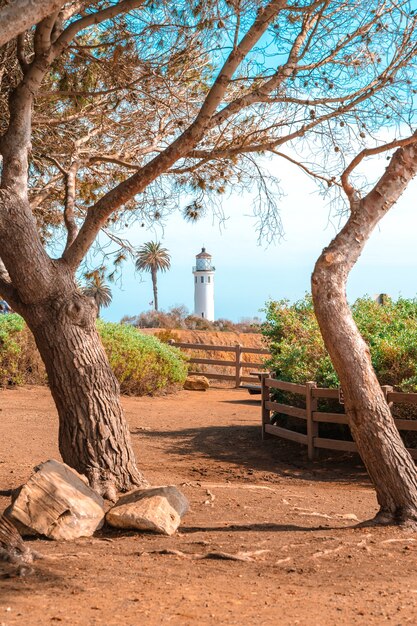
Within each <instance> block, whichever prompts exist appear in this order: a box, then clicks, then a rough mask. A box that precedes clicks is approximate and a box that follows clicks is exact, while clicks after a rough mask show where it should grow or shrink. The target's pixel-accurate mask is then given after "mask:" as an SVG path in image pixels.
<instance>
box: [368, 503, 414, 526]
mask: <svg viewBox="0 0 417 626" xmlns="http://www.w3.org/2000/svg"><path fill="white" fill-rule="evenodd" d="M373 526H397V527H398V528H403V529H404V530H410V531H417V509H412V510H410V509H404V508H398V509H396V510H395V511H388V510H386V509H382V508H381V509H380V510H379V511H378V513H377V514H376V515H375V517H373V518H372V519H370V520H366V521H364V522H361V523H360V524H358V525H357V528H369V527H373Z"/></svg>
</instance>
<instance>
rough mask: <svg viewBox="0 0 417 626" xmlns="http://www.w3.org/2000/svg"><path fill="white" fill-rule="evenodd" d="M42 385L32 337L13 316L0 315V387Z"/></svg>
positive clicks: (42, 377) (42, 373) (43, 378)
mask: <svg viewBox="0 0 417 626" xmlns="http://www.w3.org/2000/svg"><path fill="white" fill-rule="evenodd" d="M33 383H39V384H44V383H45V372H44V370H43V366H42V363H41V360H40V356H39V354H38V351H37V349H36V346H35V342H34V339H33V337H32V334H31V333H30V332H29V330H28V328H27V327H26V325H25V323H24V321H23V319H22V318H21V317H20V315H17V314H16V313H13V314H9V315H0V387H13V386H15V385H22V384H33Z"/></svg>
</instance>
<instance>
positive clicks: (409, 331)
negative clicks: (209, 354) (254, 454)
mask: <svg viewBox="0 0 417 626" xmlns="http://www.w3.org/2000/svg"><path fill="white" fill-rule="evenodd" d="M352 313H353V317H354V319H355V322H356V324H357V325H358V328H359V330H360V332H361V334H362V336H363V338H364V339H365V341H366V342H367V344H368V345H369V349H370V353H371V359H372V365H373V367H374V370H375V373H376V375H377V378H378V380H379V382H380V384H381V385H392V386H393V387H395V389H396V390H397V391H405V392H416V391H417V300H406V299H403V298H400V299H399V300H397V301H396V302H394V301H392V300H391V299H390V298H385V299H384V302H383V304H382V305H381V304H379V303H378V302H376V301H374V300H372V299H371V298H360V299H358V300H357V301H356V302H355V303H354V305H353V306H352ZM262 332H263V334H264V336H265V337H266V339H267V341H268V344H269V348H270V351H271V358H270V359H269V360H268V361H267V367H269V369H270V370H271V371H273V372H274V373H275V375H276V377H277V378H278V379H281V380H286V381H291V382H295V383H300V384H304V383H306V382H307V381H309V380H311V381H316V382H317V384H318V386H319V387H338V386H339V380H338V377H337V375H336V372H335V370H334V368H333V365H332V363H331V361H330V357H329V355H328V354H327V351H326V349H325V347H324V343H323V339H322V337H321V334H320V330H319V326H318V324H317V320H316V317H315V315H314V310H313V303H312V299H311V296H309V295H306V296H305V298H304V299H303V300H300V301H299V302H296V303H295V304H290V303H289V302H288V301H287V300H281V301H279V302H273V301H271V302H268V303H267V308H266V321H265V322H264V324H263V326H262ZM274 397H275V399H276V400H277V401H279V402H284V403H287V404H293V405H295V406H304V399H303V398H301V396H297V395H295V394H289V393H286V392H282V391H276V393H275V394H274ZM319 410H322V411H330V412H333V413H339V412H343V407H342V406H341V405H340V404H339V402H338V401H337V400H334V401H333V400H320V401H319ZM392 411H393V415H394V417H397V418H404V419H417V407H416V406H413V405H408V404H394V406H393V409H392ZM274 419H276V421H277V423H279V424H280V425H281V426H284V427H288V426H290V427H294V426H295V429H298V430H300V431H301V432H305V423H304V422H303V423H302V424H299V423H298V422H299V420H297V419H296V418H288V417H286V416H283V415H281V414H277V415H276V416H275V417H274ZM320 433H321V436H327V437H333V438H343V439H350V438H351V437H350V434H349V430H348V428H347V427H346V426H337V425H330V424H320ZM402 436H403V438H404V441H405V443H406V444H407V445H409V446H415V445H416V443H417V442H416V440H415V435H414V433H402Z"/></svg>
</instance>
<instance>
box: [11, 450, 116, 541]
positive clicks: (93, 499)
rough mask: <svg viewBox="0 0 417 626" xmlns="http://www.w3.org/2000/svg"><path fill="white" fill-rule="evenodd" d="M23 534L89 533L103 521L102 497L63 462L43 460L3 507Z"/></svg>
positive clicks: (67, 536) (56, 536) (61, 535)
mask: <svg viewBox="0 0 417 626" xmlns="http://www.w3.org/2000/svg"><path fill="white" fill-rule="evenodd" d="M5 513H6V515H7V517H9V519H11V520H12V521H13V522H14V523H15V524H16V526H17V527H18V528H19V529H20V531H21V532H22V533H23V534H40V535H45V536H46V537H49V538H50V539H56V540H59V539H66V540H69V539H76V538H77V537H90V536H91V535H92V534H93V533H94V531H96V530H97V529H98V528H101V526H102V525H103V523H104V514H105V511H104V500H103V498H102V497H101V496H99V495H98V494H97V493H96V492H95V491H93V490H92V489H91V488H90V487H89V486H88V484H87V480H86V479H85V477H84V476H81V475H80V474H78V472H76V471H75V470H73V469H72V468H71V467H69V466H68V465H65V463H60V462H58V461H53V460H51V461H46V462H45V463H41V464H40V465H38V467H35V472H34V474H33V475H32V476H31V477H30V478H29V480H28V482H27V483H26V484H25V485H23V486H22V487H21V488H20V490H19V492H18V494H17V495H16V496H15V498H14V500H13V502H12V504H11V505H10V506H9V507H8V508H7V509H6V511H5Z"/></svg>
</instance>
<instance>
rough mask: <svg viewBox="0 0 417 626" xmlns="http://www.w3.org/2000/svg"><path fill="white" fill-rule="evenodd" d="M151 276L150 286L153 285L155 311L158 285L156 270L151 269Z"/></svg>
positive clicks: (156, 308)
mask: <svg viewBox="0 0 417 626" xmlns="http://www.w3.org/2000/svg"><path fill="white" fill-rule="evenodd" d="M151 276H152V286H153V305H154V307H155V311H157V310H158V285H157V282H156V270H154V269H152V270H151Z"/></svg>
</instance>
